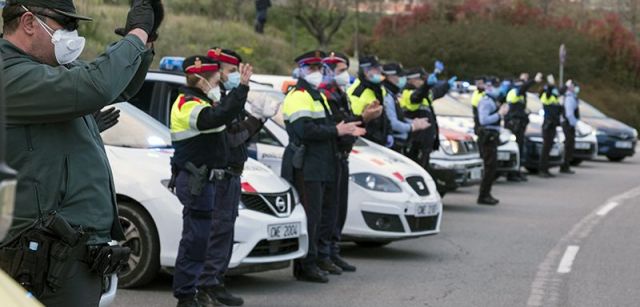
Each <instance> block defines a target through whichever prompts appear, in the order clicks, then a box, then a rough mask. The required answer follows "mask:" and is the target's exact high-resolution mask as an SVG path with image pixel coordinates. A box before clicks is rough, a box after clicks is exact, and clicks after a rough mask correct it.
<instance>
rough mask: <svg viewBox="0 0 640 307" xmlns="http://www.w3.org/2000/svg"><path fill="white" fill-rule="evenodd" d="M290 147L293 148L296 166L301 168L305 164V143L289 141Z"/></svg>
mask: <svg viewBox="0 0 640 307" xmlns="http://www.w3.org/2000/svg"><path fill="white" fill-rule="evenodd" d="M289 147H290V148H291V150H293V160H292V161H291V162H292V164H293V167H294V168H297V169H301V168H302V167H303V166H304V154H305V151H306V147H305V146H304V144H302V145H296V144H294V143H293V142H290V143H289Z"/></svg>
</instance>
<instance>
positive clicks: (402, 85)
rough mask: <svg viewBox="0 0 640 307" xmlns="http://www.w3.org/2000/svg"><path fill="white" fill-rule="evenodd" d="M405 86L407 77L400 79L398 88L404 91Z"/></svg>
mask: <svg viewBox="0 0 640 307" xmlns="http://www.w3.org/2000/svg"><path fill="white" fill-rule="evenodd" d="M405 86H407V77H400V78H399V79H398V88H400V89H403V88H404V87H405Z"/></svg>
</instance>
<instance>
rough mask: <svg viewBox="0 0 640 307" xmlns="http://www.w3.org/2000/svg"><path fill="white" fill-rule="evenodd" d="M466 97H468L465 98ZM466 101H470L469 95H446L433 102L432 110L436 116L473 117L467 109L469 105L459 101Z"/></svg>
mask: <svg viewBox="0 0 640 307" xmlns="http://www.w3.org/2000/svg"><path fill="white" fill-rule="evenodd" d="M466 96H469V97H468V98H467V97H466ZM466 99H468V100H469V101H471V95H469V94H457V93H455V94H451V95H446V96H444V97H442V98H440V99H437V100H436V101H434V102H433V109H434V110H435V111H436V114H438V115H444V116H463V117H473V111H472V110H471V108H469V105H468V104H465V103H463V102H461V100H466ZM469 104H471V102H469Z"/></svg>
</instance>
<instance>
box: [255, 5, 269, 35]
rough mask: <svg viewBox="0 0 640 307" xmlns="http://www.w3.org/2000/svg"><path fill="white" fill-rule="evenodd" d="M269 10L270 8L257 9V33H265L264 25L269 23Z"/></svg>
mask: <svg viewBox="0 0 640 307" xmlns="http://www.w3.org/2000/svg"><path fill="white" fill-rule="evenodd" d="M267 11H268V9H263V10H257V11H256V23H255V25H254V28H255V31H256V32H257V33H264V25H265V24H266V23H267Z"/></svg>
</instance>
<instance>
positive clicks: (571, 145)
mask: <svg viewBox="0 0 640 307" xmlns="http://www.w3.org/2000/svg"><path fill="white" fill-rule="evenodd" d="M564 92H565V93H564V109H563V110H564V112H562V130H563V131H564V137H565V139H564V162H563V164H562V166H561V167H560V172H561V173H564V174H575V172H574V171H573V170H571V161H572V160H573V152H574V151H575V145H576V125H577V124H578V120H580V109H579V107H580V100H579V99H578V94H579V93H580V87H579V86H578V84H577V83H576V82H574V81H573V80H568V81H567V83H566V84H565V89H564Z"/></svg>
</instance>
